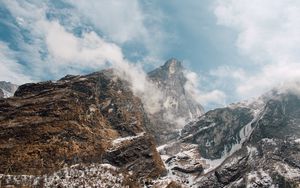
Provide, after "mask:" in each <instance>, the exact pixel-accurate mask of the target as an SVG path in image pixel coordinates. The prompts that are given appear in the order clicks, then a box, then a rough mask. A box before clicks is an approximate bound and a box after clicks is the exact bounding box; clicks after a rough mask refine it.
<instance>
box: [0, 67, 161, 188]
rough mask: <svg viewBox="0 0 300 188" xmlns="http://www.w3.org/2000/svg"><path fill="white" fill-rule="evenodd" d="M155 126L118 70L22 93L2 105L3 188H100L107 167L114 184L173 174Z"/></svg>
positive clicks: (34, 86)
mask: <svg viewBox="0 0 300 188" xmlns="http://www.w3.org/2000/svg"><path fill="white" fill-rule="evenodd" d="M148 124H149V119H148V117H147V115H146V113H145V111H144V108H143V104H142V103H141V100H140V99H139V98H138V97H136V96H134V95H133V93H132V91H131V89H130V87H129V83H127V82H126V81H123V80H121V79H120V78H119V77H117V76H115V75H114V73H113V71H112V70H105V71H101V72H97V73H93V74H90V75H86V76H66V77H64V78H62V79H60V80H58V81H56V82H51V81H48V82H41V83H30V84H25V85H21V86H20V87H19V88H18V90H17V91H16V92H15V95H14V97H11V98H7V99H0V132H1V134H0V174H5V175H4V176H0V181H1V182H2V184H1V185H2V186H4V185H16V186H34V184H33V183H34V182H37V183H38V185H40V184H41V186H50V187H56V186H58V187H59V186H62V187H63V182H65V181H63V180H62V179H63V178H67V179H70V178H71V179H72V177H73V176H77V175H76V174H74V173H78V174H81V175H82V174H83V175H85V174H86V177H85V178H83V180H82V181H86V182H89V181H88V180H87V179H89V178H88V177H90V176H92V177H93V179H94V180H93V181H92V180H91V181H92V182H91V183H92V184H94V183H97V181H98V180H99V181H98V182H101V181H105V178H107V177H103V178H104V179H99V178H101V176H99V178H98V179H97V177H95V176H97V174H99V173H100V174H101V173H102V172H103V171H106V170H105V169H106V167H107V166H105V165H104V166H103V165H101V164H109V168H107V169H109V170H107V173H108V175H107V176H110V175H109V174H111V176H112V177H113V176H114V174H115V173H117V177H119V178H117V179H111V181H113V182H112V184H113V183H114V181H117V182H115V183H116V185H119V187H123V186H124V185H127V184H129V185H139V184H140V183H141V182H140V181H142V180H144V179H148V178H149V179H151V178H155V177H158V176H160V175H162V174H164V172H165V168H164V165H163V163H162V161H161V159H160V156H159V154H158V152H157V151H156V145H155V144H154V140H153V138H152V136H151V135H149V134H148V133H147V132H146V127H147V126H149V125H148ZM74 165H80V166H82V167H76V166H74ZM90 167H91V168H94V169H95V170H94V171H91V170H90ZM72 172H74V173H73V174H72ZM18 175H27V176H28V177H30V178H29V179H28V178H23V179H22V177H19V176H18ZM81 175H80V176H81ZM27 176H26V177H27ZM56 176H57V177H56ZM24 177H25V176H24ZM75 178H76V177H75ZM19 179H21V180H20V181H18V180H19ZM55 179H60V180H59V181H55ZM84 179H85V180H84ZM108 179H110V178H109V177H108ZM14 180H16V181H14ZM27 180H28V181H29V180H30V181H29V182H28V181H27ZM31 180H32V181H31ZM70 181H71V180H70ZM109 181H110V180H109ZM57 182H61V183H62V184H56V183H57ZM77 183H78V182H77ZM77 183H76V182H75V181H74V185H78V184H77Z"/></svg>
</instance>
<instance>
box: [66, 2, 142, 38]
mask: <svg viewBox="0 0 300 188" xmlns="http://www.w3.org/2000/svg"><path fill="white" fill-rule="evenodd" d="M68 2H69V3H71V4H72V5H73V6H75V7H76V8H77V9H78V11H79V12H80V13H81V14H83V15H84V16H85V17H86V18H87V19H89V20H90V21H91V22H92V23H93V24H94V25H95V26H96V27H98V28H99V29H101V30H102V31H103V32H104V34H105V35H107V36H108V37H109V38H111V39H112V40H114V41H116V42H118V43H124V42H127V41H130V40H134V39H138V38H141V37H145V35H147V29H146V28H145V26H144V24H143V22H144V15H143V12H142V11H141V8H140V5H139V3H138V1H137V0H117V1H110V0H91V1H85V0H76V1H74V0H68Z"/></svg>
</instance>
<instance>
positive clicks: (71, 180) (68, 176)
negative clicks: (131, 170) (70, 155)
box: [0, 164, 129, 188]
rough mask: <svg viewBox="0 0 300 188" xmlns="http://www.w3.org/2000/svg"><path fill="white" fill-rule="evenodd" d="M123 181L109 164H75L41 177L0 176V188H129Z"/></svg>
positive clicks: (118, 170) (122, 177) (117, 170)
mask: <svg viewBox="0 0 300 188" xmlns="http://www.w3.org/2000/svg"><path fill="white" fill-rule="evenodd" d="M124 179H125V177H124V175H123V174H122V173H121V171H120V169H118V168H116V167H114V166H112V165H109V164H90V165H83V164H77V165H73V166H71V167H65V168H63V169H61V170H59V171H57V172H55V173H53V174H50V175H43V176H33V175H4V174H1V175H0V187H3V186H9V185H18V186H33V187H66V188H67V187H86V188H89V187H100V188H102V187H103V188H106V187H114V188H119V187H120V188H121V187H129V186H124V184H123V183H124Z"/></svg>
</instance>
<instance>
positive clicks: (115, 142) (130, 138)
mask: <svg viewBox="0 0 300 188" xmlns="http://www.w3.org/2000/svg"><path fill="white" fill-rule="evenodd" d="M145 134H146V132H141V133H138V134H137V135H136V136H126V137H121V138H117V139H115V140H113V141H112V147H111V148H110V149H109V151H113V150H116V149H118V148H119V147H120V146H122V145H123V144H125V143H127V142H130V141H133V140H135V139H137V138H140V137H143V136H145Z"/></svg>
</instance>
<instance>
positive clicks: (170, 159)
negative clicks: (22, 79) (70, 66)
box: [0, 59, 300, 188]
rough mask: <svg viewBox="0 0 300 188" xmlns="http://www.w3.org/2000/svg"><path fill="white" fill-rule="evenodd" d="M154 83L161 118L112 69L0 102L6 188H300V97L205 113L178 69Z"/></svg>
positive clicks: (278, 95) (155, 76) (0, 165)
mask: <svg viewBox="0 0 300 188" xmlns="http://www.w3.org/2000/svg"><path fill="white" fill-rule="evenodd" d="M149 80H150V81H152V82H153V83H155V84H156V85H157V87H158V88H159V89H160V90H161V91H162V93H163V95H164V96H163V100H164V101H162V104H161V110H160V112H159V113H156V114H149V113H148V112H146V110H144V104H142V102H141V100H140V99H139V98H138V97H136V96H134V95H133V93H132V91H131V89H130V88H131V87H130V83H129V82H127V81H124V80H122V79H120V78H119V77H118V76H116V75H115V74H114V71H113V70H104V71H100V72H96V73H93V74H90V75H86V76H70V75H69V76H66V77H64V78H62V79H60V80H58V81H55V82H51V81H48V82H41V83H31V84H25V85H22V86H20V87H19V88H18V90H17V91H16V92H15V94H14V96H13V97H9V98H6V99H0V129H1V130H0V187H165V188H172V187H175V188H176V187H204V188H206V187H216V188H218V187H266V188H267V187H274V188H276V187H279V188H281V187H292V188H293V187H300V97H299V93H298V92H296V91H295V90H290V89H285V90H273V91H271V92H269V93H267V94H265V95H264V96H262V97H260V98H258V99H256V100H253V101H249V102H241V103H236V104H232V105H229V106H228V107H224V108H218V109H215V110H211V111H208V112H206V113H204V114H203V108H202V107H201V105H200V104H198V103H196V102H195V101H194V100H193V99H192V98H191V97H190V96H189V95H188V93H187V92H186V91H185V89H184V85H185V83H186V78H185V76H184V70H183V68H182V65H181V63H180V62H179V61H177V60H175V59H171V60H169V61H167V63H166V64H165V65H164V66H162V67H160V68H158V69H156V70H154V71H152V72H150V73H149ZM167 114H172V115H174V114H175V116H174V117H176V118H178V117H179V118H181V119H184V121H187V122H188V121H190V122H189V123H187V124H186V125H185V126H184V127H180V126H179V125H178V124H176V123H175V122H174V121H168V120H169V119H168V118H166V115H167ZM167 117H169V116H167ZM181 128H182V129H181Z"/></svg>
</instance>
